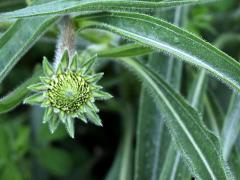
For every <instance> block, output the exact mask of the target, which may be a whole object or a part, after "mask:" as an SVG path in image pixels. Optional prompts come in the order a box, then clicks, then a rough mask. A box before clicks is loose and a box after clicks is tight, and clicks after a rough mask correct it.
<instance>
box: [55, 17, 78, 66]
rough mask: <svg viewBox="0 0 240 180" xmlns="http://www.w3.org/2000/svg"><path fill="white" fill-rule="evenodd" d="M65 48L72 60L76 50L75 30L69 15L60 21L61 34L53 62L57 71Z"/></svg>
mask: <svg viewBox="0 0 240 180" xmlns="http://www.w3.org/2000/svg"><path fill="white" fill-rule="evenodd" d="M65 49H66V50H67V51H68V54H69V58H70V61H71V59H72V56H73V53H74V51H75V31H74V27H73V24H72V22H71V20H70V17H69V16H64V17H63V18H62V20H61V23H60V35H59V38H58V41H57V45H56V52H55V59H54V64H53V67H54V69H55V71H56V69H57V67H58V65H59V64H60V62H61V59H62V55H63V53H64V51H65ZM70 63H71V62H70Z"/></svg>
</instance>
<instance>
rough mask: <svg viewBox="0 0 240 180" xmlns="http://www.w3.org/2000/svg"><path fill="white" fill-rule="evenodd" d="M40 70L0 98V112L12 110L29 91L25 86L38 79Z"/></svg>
mask: <svg viewBox="0 0 240 180" xmlns="http://www.w3.org/2000/svg"><path fill="white" fill-rule="evenodd" d="M40 72H41V71H40V70H37V71H36V72H35V73H34V75H33V76H32V77H31V78H29V79H28V80H26V81H25V82H24V83H22V84H21V85H20V86H18V87H17V88H16V89H15V90H14V91H12V92H11V93H9V94H8V95H6V96H5V97H3V98H2V99H0V114H1V113H6V112H8V111H10V110H12V109H13V108H15V107H16V106H17V105H19V104H20V103H21V102H22V100H23V99H24V98H25V97H26V96H27V94H28V93H29V92H30V90H29V89H27V87H28V86H29V85H31V84H34V83H36V82H37V81H38V79H39V75H40V74H41V73H40Z"/></svg>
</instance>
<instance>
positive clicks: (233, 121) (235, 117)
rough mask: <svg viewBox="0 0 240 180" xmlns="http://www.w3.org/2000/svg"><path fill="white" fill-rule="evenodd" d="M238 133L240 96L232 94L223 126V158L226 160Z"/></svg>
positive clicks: (239, 125)
mask: <svg viewBox="0 0 240 180" xmlns="http://www.w3.org/2000/svg"><path fill="white" fill-rule="evenodd" d="M239 132H240V95H237V94H236V93H234V94H233V95H232V99H231V103H230V105H229V109H228V113H227V116H226V118H225V120H224V125H223V131H222V136H223V144H224V146H223V156H224V159H225V160H228V158H229V156H230V153H231V150H232V147H233V145H234V143H235V142H236V140H237V137H238V135H239Z"/></svg>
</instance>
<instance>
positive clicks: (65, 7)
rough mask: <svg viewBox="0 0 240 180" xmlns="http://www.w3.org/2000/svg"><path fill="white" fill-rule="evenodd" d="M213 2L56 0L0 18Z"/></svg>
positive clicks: (186, 0)
mask: <svg viewBox="0 0 240 180" xmlns="http://www.w3.org/2000/svg"><path fill="white" fill-rule="evenodd" d="M211 1H214V0H175V1H160V0H158V1H147V0H145V1H143V0H133V1H128V0H117V1H116V0H85V1H77V0H75V1H74V0H71V1H67V0H60V1H59V0H58V1H52V2H49V3H44V4H40V5H35V6H30V7H26V8H24V9H20V10H16V11H13V12H8V13H3V14H0V18H19V17H29V16H41V15H47V14H51V15H52V14H68V13H72V12H83V11H99V10H103V11H106V10H118V11H119V10H125V11H130V10H131V11H132V10H143V9H156V8H160V7H173V6H178V5H184V4H197V3H205V2H211Z"/></svg>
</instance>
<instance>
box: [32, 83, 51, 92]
mask: <svg viewBox="0 0 240 180" xmlns="http://www.w3.org/2000/svg"><path fill="white" fill-rule="evenodd" d="M48 88H49V86H48V85H46V84H43V83H37V84H33V85H31V86H28V89H30V90H32V91H44V90H47V89H48Z"/></svg>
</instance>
